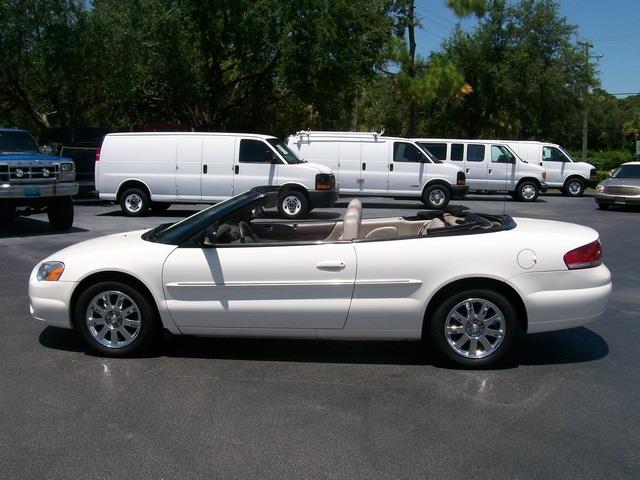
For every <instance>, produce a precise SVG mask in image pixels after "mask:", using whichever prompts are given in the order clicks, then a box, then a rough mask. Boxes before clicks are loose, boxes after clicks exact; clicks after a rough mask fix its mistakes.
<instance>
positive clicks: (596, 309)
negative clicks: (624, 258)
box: [509, 265, 612, 333]
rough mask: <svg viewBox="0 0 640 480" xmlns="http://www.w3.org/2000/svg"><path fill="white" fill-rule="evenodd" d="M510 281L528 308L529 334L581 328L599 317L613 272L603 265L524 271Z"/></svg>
mask: <svg viewBox="0 0 640 480" xmlns="http://www.w3.org/2000/svg"><path fill="white" fill-rule="evenodd" d="M509 284H510V285H511V286H512V287H514V288H515V289H516V291H518V293H519V294H520V296H521V298H522V300H523V302H524V304H525V308H526V310H527V320H528V327H527V332H528V333H536V332H549V331H553V330H563V329H567V328H573V327H578V326H581V325H586V324H588V323H591V322H594V321H596V320H598V319H599V318H600V317H601V316H602V315H603V314H604V312H605V310H606V307H607V303H608V301H609V296H610V294H611V288H612V283H611V273H610V272H609V269H608V268H607V267H606V266H604V265H600V266H599V267H595V268H585V269H583V270H567V271H562V272H533V273H525V274H522V275H519V276H517V277H514V278H512V279H511V281H510V282H509Z"/></svg>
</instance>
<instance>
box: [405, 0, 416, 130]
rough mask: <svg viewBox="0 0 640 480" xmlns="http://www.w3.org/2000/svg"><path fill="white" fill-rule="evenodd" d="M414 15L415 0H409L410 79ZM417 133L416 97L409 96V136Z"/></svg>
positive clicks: (411, 75)
mask: <svg viewBox="0 0 640 480" xmlns="http://www.w3.org/2000/svg"><path fill="white" fill-rule="evenodd" d="M415 29H416V15H415V2H414V0H410V1H409V5H408V9H407V30H408V33H409V65H407V75H408V76H409V78H410V79H411V80H413V79H414V78H415V77H416V73H417V72H416V32H415ZM417 135H418V104H417V102H416V99H415V98H414V97H413V96H411V97H410V98H409V137H416V136H417Z"/></svg>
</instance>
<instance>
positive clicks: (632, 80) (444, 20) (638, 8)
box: [416, 0, 640, 94]
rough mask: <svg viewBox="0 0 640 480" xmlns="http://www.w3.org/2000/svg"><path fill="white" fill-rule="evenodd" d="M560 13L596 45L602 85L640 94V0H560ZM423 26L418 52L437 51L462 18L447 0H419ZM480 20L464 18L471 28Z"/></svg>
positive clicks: (581, 36) (580, 35)
mask: <svg viewBox="0 0 640 480" xmlns="http://www.w3.org/2000/svg"><path fill="white" fill-rule="evenodd" d="M558 3H559V4H560V13H561V15H563V16H564V17H566V18H567V21H568V23H570V24H573V25H576V26H577V27H578V38H577V40H589V41H591V43H592V44H593V46H594V48H593V49H592V50H591V54H592V55H602V58H600V59H599V60H597V64H598V70H599V72H600V80H601V82H602V88H604V89H605V90H606V91H608V92H609V93H612V94H628V93H640V1H639V0H606V1H605V0H559V1H558ZM416 11H417V13H418V15H419V16H420V18H421V20H422V23H423V27H422V28H421V29H420V31H418V32H417V33H416V42H417V44H418V53H419V54H420V55H422V56H423V57H426V56H428V55H429V53H430V52H432V51H433V50H437V49H438V48H439V46H440V44H441V43H442V41H443V40H444V39H445V38H446V37H447V36H448V35H449V34H450V33H451V32H452V31H453V29H454V28H455V26H456V24H457V22H459V19H458V18H457V17H456V16H455V15H454V14H453V12H452V11H451V10H450V9H449V8H448V7H447V6H446V2H445V0H416ZM476 24H477V21H476V20H473V19H464V20H462V26H463V28H465V29H471V28H473V26H474V25H476Z"/></svg>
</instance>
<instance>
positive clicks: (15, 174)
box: [0, 165, 59, 183]
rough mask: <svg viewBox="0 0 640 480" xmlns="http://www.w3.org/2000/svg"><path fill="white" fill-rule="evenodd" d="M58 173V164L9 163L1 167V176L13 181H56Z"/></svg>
mask: <svg viewBox="0 0 640 480" xmlns="http://www.w3.org/2000/svg"><path fill="white" fill-rule="evenodd" d="M3 168H4V169H5V170H3ZM58 173H59V166H58V165H38V166H21V165H7V166H2V167H0V178H3V179H4V180H5V181H7V180H8V181H9V182H11V183H55V182H56V180H57V178H58Z"/></svg>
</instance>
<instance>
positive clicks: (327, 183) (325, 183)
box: [316, 173, 336, 190]
mask: <svg viewBox="0 0 640 480" xmlns="http://www.w3.org/2000/svg"><path fill="white" fill-rule="evenodd" d="M335 185H336V180H335V177H334V176H333V175H331V174H327V173H320V174H318V175H316V190H332V189H333V187H335Z"/></svg>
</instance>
